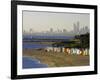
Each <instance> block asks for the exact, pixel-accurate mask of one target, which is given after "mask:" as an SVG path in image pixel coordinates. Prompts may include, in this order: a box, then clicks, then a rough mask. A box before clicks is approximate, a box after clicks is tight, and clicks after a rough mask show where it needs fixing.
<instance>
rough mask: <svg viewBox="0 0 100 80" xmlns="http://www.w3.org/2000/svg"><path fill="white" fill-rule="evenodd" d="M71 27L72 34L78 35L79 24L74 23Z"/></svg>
mask: <svg viewBox="0 0 100 80" xmlns="http://www.w3.org/2000/svg"><path fill="white" fill-rule="evenodd" d="M73 26H74V30H73V32H74V33H75V34H79V31H80V30H79V27H80V23H79V22H77V23H76V24H75V23H74V24H73Z"/></svg>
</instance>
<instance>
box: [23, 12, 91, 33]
mask: <svg viewBox="0 0 100 80" xmlns="http://www.w3.org/2000/svg"><path fill="white" fill-rule="evenodd" d="M89 19H90V15H89V14H88V13H85V14H83V13H67V12H43V11H23V30H25V31H29V30H30V29H32V30H33V31H34V32H43V31H49V30H50V28H52V29H53V30H54V31H56V30H58V29H59V30H63V29H66V30H67V31H70V30H73V24H74V23H75V24H76V23H77V22H78V21H79V23H80V28H82V27H84V26H88V27H90V20H89Z"/></svg>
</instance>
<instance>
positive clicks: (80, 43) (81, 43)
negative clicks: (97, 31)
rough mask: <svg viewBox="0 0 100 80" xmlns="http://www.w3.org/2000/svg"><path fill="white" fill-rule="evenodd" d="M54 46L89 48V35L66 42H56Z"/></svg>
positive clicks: (77, 36) (78, 36) (79, 36)
mask: <svg viewBox="0 0 100 80" xmlns="http://www.w3.org/2000/svg"><path fill="white" fill-rule="evenodd" d="M52 45H53V46H57V47H58V46H60V47H61V46H63V47H70V48H72V47H75V48H89V33H86V34H82V35H76V36H75V38H74V39H71V40H69V41H65V42H56V43H53V44H52Z"/></svg>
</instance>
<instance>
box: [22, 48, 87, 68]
mask: <svg viewBox="0 0 100 80" xmlns="http://www.w3.org/2000/svg"><path fill="white" fill-rule="evenodd" d="M23 56H28V57H31V58H33V59H34V58H35V59H37V60H39V61H40V63H43V64H46V65H48V67H67V66H70V67H71V66H88V65H89V56H81V55H67V54H66V53H53V52H45V51H38V50H34V49H23Z"/></svg>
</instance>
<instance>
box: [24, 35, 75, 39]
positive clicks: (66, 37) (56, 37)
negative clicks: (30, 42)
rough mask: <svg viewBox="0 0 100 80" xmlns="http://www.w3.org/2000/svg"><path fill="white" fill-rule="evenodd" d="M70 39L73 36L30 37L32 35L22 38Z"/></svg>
mask: <svg viewBox="0 0 100 80" xmlns="http://www.w3.org/2000/svg"><path fill="white" fill-rule="evenodd" d="M32 38H33V39H72V38H74V36H32V35H27V36H25V35H24V36H23V39H32Z"/></svg>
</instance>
